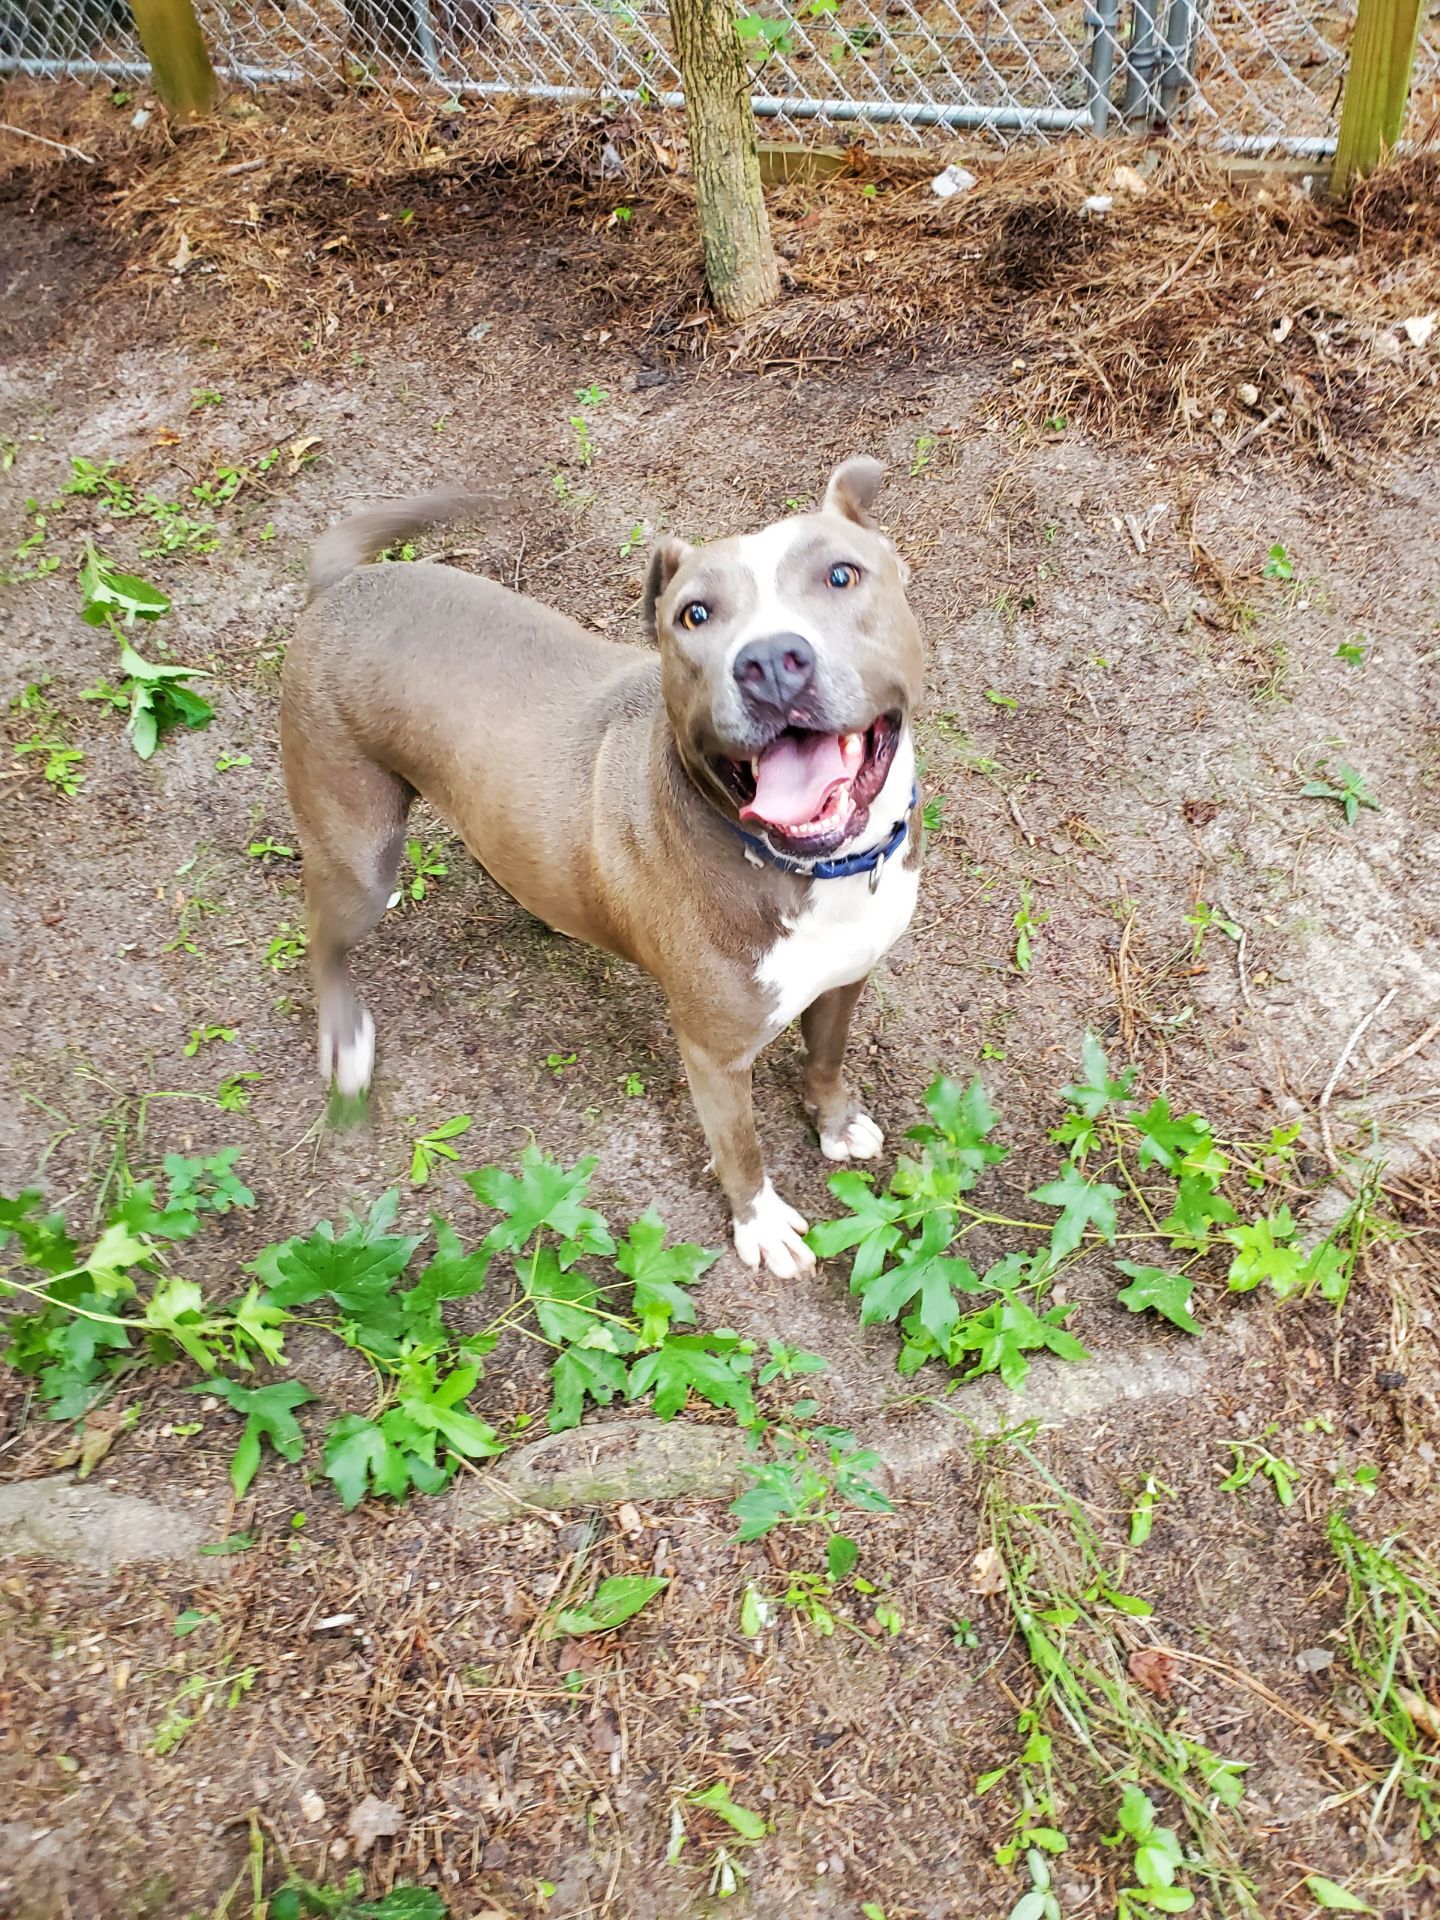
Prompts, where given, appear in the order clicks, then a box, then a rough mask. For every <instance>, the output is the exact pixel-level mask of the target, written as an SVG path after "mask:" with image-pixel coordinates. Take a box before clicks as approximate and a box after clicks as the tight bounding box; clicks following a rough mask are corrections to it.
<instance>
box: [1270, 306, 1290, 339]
mask: <svg viewBox="0 0 1440 1920" xmlns="http://www.w3.org/2000/svg"><path fill="white" fill-rule="evenodd" d="M1294 326H1295V321H1294V319H1293V318H1292V316H1291V315H1290V314H1288V313H1287V314H1285V315H1284V316H1283V317H1282V318H1281V319H1279V320H1277V321H1276V322H1275V324H1274V326H1273V327H1272V328H1271V329H1270V338H1271V339H1272V340H1273V341H1274V342H1275V344H1276V346H1277V347H1283V346H1284V344H1285V342H1286V341H1287V340H1288V339H1289V338H1290V334H1291V332H1292V330H1293V328H1294Z"/></svg>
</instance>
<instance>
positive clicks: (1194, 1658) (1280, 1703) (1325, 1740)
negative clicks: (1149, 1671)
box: [1165, 1647, 1378, 1780]
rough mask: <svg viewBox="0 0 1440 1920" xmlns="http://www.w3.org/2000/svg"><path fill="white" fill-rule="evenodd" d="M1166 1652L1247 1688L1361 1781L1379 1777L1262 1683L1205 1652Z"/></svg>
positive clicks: (1174, 1649) (1322, 1728)
mask: <svg viewBox="0 0 1440 1920" xmlns="http://www.w3.org/2000/svg"><path fill="white" fill-rule="evenodd" d="M1165 1651H1166V1652H1167V1653H1168V1654H1170V1655H1171V1657H1172V1658H1173V1659H1176V1660H1188V1661H1189V1662H1190V1663H1191V1664H1192V1665H1193V1666H1197V1667H1208V1668H1209V1670H1210V1672H1211V1673H1218V1674H1220V1675H1222V1676H1223V1677H1224V1678H1225V1679H1226V1680H1233V1681H1235V1682H1236V1684H1237V1685H1239V1686H1242V1687H1248V1688H1249V1689H1250V1691H1251V1693H1253V1694H1255V1695H1256V1696H1257V1697H1258V1698H1259V1699H1261V1700H1264V1701H1265V1702H1266V1704H1267V1705H1269V1706H1272V1707H1274V1708H1275V1710H1276V1712H1277V1713H1283V1714H1284V1715H1285V1717H1286V1719H1287V1720H1293V1721H1294V1722H1295V1724H1296V1726H1297V1727H1304V1729H1305V1730H1306V1732H1307V1733H1311V1734H1313V1735H1314V1736H1315V1738H1316V1739H1317V1740H1318V1741H1319V1742H1320V1744H1321V1745H1322V1746H1324V1747H1327V1748H1328V1749H1329V1750H1330V1752H1331V1753H1333V1754H1334V1755H1335V1756H1336V1757H1337V1758H1338V1759H1340V1760H1343V1761H1344V1762H1345V1764H1346V1766H1347V1767H1349V1768H1351V1769H1352V1771H1354V1772H1355V1773H1358V1774H1359V1775H1360V1776H1361V1777H1362V1779H1365V1780H1374V1779H1376V1778H1378V1776H1377V1774H1376V1772H1375V1769H1374V1768H1373V1767H1371V1766H1367V1765H1366V1763H1365V1761H1363V1760H1361V1759H1360V1758H1359V1757H1358V1756H1357V1755H1356V1754H1353V1753H1351V1751H1350V1749H1349V1748H1348V1747H1347V1746H1345V1744H1344V1743H1343V1742H1342V1741H1340V1740H1337V1739H1336V1738H1335V1735H1334V1734H1333V1733H1331V1732H1330V1730H1329V1728H1328V1727H1322V1726H1321V1724H1320V1722H1319V1721H1318V1720H1312V1719H1311V1717H1310V1715H1309V1714H1308V1713H1302V1712H1301V1711H1300V1709H1299V1708H1298V1707H1292V1706H1291V1705H1290V1702H1289V1701H1288V1700H1282V1699H1281V1697H1280V1695H1279V1694H1278V1693H1275V1692H1273V1691H1272V1690H1271V1689H1270V1688H1269V1687H1267V1686H1266V1685H1265V1683H1264V1681H1263V1680H1256V1679H1255V1678H1254V1677H1253V1676H1252V1675H1251V1674H1248V1673H1246V1672H1244V1671H1243V1670H1242V1669H1241V1668H1239V1667H1232V1666H1227V1665H1226V1663H1225V1661H1223V1660H1214V1659H1212V1658H1211V1657H1210V1655H1209V1654H1207V1653H1189V1652H1187V1651H1186V1650H1185V1649H1184V1648H1183V1647H1167V1648H1166V1649H1165Z"/></svg>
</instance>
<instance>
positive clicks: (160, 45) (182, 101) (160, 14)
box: [130, 0, 216, 120]
mask: <svg viewBox="0 0 1440 1920" xmlns="http://www.w3.org/2000/svg"><path fill="white" fill-rule="evenodd" d="M130 4H131V11H132V12H133V13H134V15H135V25H136V28H137V30H138V31H139V34H140V44H141V45H142V46H143V47H144V49H145V57H146V59H147V60H148V61H149V62H150V77H151V79H152V80H153V81H154V82H155V91H156V93H158V94H159V96H160V98H161V99H162V100H163V101H164V102H165V105H166V107H167V108H168V109H169V110H170V112H171V113H172V114H174V115H175V116H176V117H177V118H180V119H186V120H192V119H196V118H198V117H199V116H200V115H201V114H206V113H208V112H209V111H210V109H211V107H213V106H214V104H215V92H216V88H215V69H214V68H213V67H212V66H211V64H210V55H209V53H208V52H207V50H206V47H205V36H204V35H203V34H202V33H201V31H200V22H199V21H198V20H197V19H196V18H195V7H194V4H193V0H130Z"/></svg>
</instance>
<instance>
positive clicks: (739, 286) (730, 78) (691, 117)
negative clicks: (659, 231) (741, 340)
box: [670, 0, 780, 320]
mask: <svg viewBox="0 0 1440 1920" xmlns="http://www.w3.org/2000/svg"><path fill="white" fill-rule="evenodd" d="M670 25H671V29H672V31H673V32H674V35H675V50H676V52H677V53H678V55H679V57H680V76H681V79H682V80H683V82H684V85H685V124H686V127H687V129H688V132H689V135H690V161H691V165H692V166H693V168H694V171H695V193H696V199H697V201H698V203H699V211H700V241H701V245H702V246H703V248H704V252H705V278H706V281H707V282H708V283H709V287H710V297H711V299H712V300H713V301H714V302H715V311H716V312H717V313H718V314H719V315H720V318H721V319H722V320H748V319H749V317H750V315H751V314H752V313H758V312H759V311H760V309H761V308H762V307H768V306H769V305H770V303H771V301H772V300H774V299H776V298H777V296H778V295H779V292H780V276H779V273H778V271H777V269H776V266H775V254H774V250H773V249H772V247H771V245H770V222H769V220H768V218H767V217H766V213H765V200H764V196H763V195H762V193H761V191H760V158H759V154H758V152H757V150H756V142H755V116H754V114H753V113H752V112H751V109H750V97H749V95H750V89H749V83H748V77H747V75H746V72H745V56H744V54H743V52H742V50H741V46H740V36H739V34H738V33H737V32H736V24H735V8H734V4H733V0H670Z"/></svg>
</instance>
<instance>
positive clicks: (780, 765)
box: [719, 714, 900, 852]
mask: <svg viewBox="0 0 1440 1920" xmlns="http://www.w3.org/2000/svg"><path fill="white" fill-rule="evenodd" d="M899 738H900V716H899V715H898V714H882V715H881V716H880V717H879V718H878V719H876V720H874V721H872V722H871V724H870V726H869V727H867V728H866V729H865V731H864V732H863V733H860V732H855V733H815V732H812V731H811V730H810V729H808V728H806V727H787V728H786V729H785V731H784V732H783V733H781V734H777V735H776V737H775V739H773V740H772V741H771V742H770V744H769V745H768V746H767V747H765V748H764V749H763V750H762V751H761V752H760V753H758V754H757V755H756V756H755V757H754V758H753V759H751V760H722V761H720V762H719V772H720V775H721V778H722V779H723V781H724V783H725V786H726V789H727V790H728V792H729V793H730V794H731V796H732V798H733V799H734V800H735V803H736V805H737V806H738V808H739V811H740V818H741V820H742V821H744V822H745V823H746V824H747V825H753V826H758V827H760V828H763V829H767V830H768V831H769V835H770V837H771V838H772V839H780V840H784V841H787V842H788V843H789V844H790V845H791V846H792V847H795V848H797V849H802V850H803V849H808V848H812V847H813V848H814V849H815V850H816V851H817V852H819V851H825V850H828V849H829V848H831V847H835V846H839V845H840V844H841V842H842V841H845V840H848V839H850V838H852V837H853V835H855V834H857V833H859V832H861V831H862V830H863V828H864V826H865V824H866V820H867V818H868V816H869V812H870V806H871V803H872V801H873V800H874V799H875V796H876V795H877V794H878V793H879V791H880V789H881V787H883V786H884V784H885V776H886V774H887V773H889V771H890V763H891V761H892V760H893V759H894V758H895V747H896V744H897V742H898V740H899Z"/></svg>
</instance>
